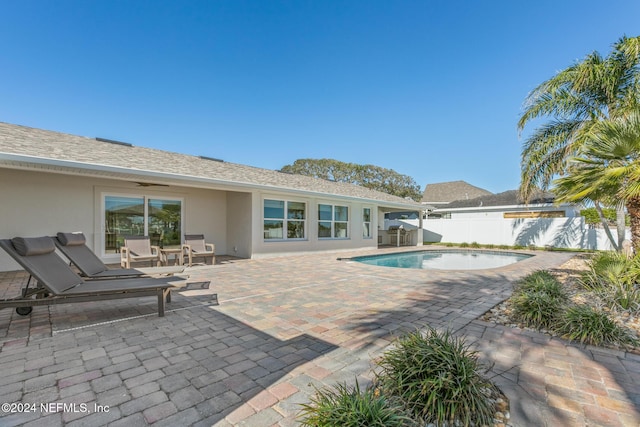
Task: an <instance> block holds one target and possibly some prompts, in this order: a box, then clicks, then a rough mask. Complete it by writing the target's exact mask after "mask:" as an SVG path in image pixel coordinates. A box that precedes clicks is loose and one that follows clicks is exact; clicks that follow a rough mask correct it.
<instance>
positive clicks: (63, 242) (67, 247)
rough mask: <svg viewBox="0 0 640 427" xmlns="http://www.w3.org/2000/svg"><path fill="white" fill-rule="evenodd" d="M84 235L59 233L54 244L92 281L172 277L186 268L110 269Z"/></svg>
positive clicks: (54, 239)
mask: <svg viewBox="0 0 640 427" xmlns="http://www.w3.org/2000/svg"><path fill="white" fill-rule="evenodd" d="M86 241H87V239H86V237H85V236H84V234H83V233H79V232H75V233H58V234H57V235H56V237H54V238H53V242H54V243H55V244H56V247H57V248H58V250H60V252H62V254H63V255H64V256H65V257H66V258H67V259H68V260H69V261H70V262H71V263H72V264H73V265H75V266H76V267H77V268H78V270H79V271H80V274H81V275H82V276H84V277H87V278H90V279H104V278H117V277H141V276H165V275H166V276H170V275H173V274H177V273H182V272H183V271H184V267H151V268H137V269H134V268H114V269H110V268H109V267H107V266H106V265H104V263H103V262H102V261H101V260H100V258H98V257H97V256H96V254H95V253H93V251H92V250H91V249H89V247H88V246H87V245H86Z"/></svg>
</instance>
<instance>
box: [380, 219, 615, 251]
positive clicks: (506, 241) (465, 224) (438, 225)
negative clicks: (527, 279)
mask: <svg viewBox="0 0 640 427" xmlns="http://www.w3.org/2000/svg"><path fill="white" fill-rule="evenodd" d="M400 223H404V224H405V227H407V228H409V227H411V228H416V227H417V226H418V221H417V220H399V221H385V228H387V227H388V226H389V225H395V224H400ZM611 232H612V234H613V237H614V239H615V238H616V231H615V230H613V229H612V230H611ZM423 236H424V237H423V241H424V242H450V243H463V242H466V243H472V242H477V243H480V244H493V245H509V246H515V245H521V246H530V245H533V246H538V247H544V246H553V247H558V248H574V249H599V250H611V249H613V247H612V246H611V243H610V242H609V239H608V238H607V236H606V234H605V233H604V230H602V229H593V228H589V227H588V226H587V225H586V224H585V222H584V218H583V217H574V218H514V219H473V218H464V219H427V220H424V221H423Z"/></svg>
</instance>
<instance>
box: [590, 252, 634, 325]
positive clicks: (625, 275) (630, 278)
mask: <svg viewBox="0 0 640 427" xmlns="http://www.w3.org/2000/svg"><path fill="white" fill-rule="evenodd" d="M638 282H640V258H638V257H635V258H633V259H629V258H627V257H626V256H625V255H623V254H619V253H616V252H601V253H599V254H597V255H596V256H595V257H594V258H593V259H592V260H591V261H590V262H589V270H588V271H587V272H585V273H584V274H583V275H582V277H581V283H582V286H583V287H584V288H585V289H587V290H590V291H592V292H594V293H595V294H596V295H598V296H599V297H600V298H601V299H602V300H603V301H604V302H605V303H606V304H607V305H608V306H609V307H610V308H612V309H619V310H626V311H630V312H633V313H638V312H640V289H639V288H638Z"/></svg>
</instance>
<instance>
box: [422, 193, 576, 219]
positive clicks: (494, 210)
mask: <svg viewBox="0 0 640 427" xmlns="http://www.w3.org/2000/svg"><path fill="white" fill-rule="evenodd" d="M433 214H436V215H438V217H440V218H451V219H461V218H471V219H473V218H476V219H477V218H502V219H509V218H565V217H567V218H573V217H577V216H580V209H579V208H578V206H577V205H575V204H573V203H563V204H555V196H554V195H553V194H551V193H539V194H536V195H535V196H534V197H532V199H531V200H530V201H529V203H525V202H524V201H523V200H522V199H521V198H520V196H519V194H518V191H517V190H509V191H504V192H502V193H498V194H487V195H482V196H479V197H476V198H473V199H461V200H456V201H453V202H451V203H449V204H447V205H446V206H443V207H440V208H438V209H436V210H434V211H433Z"/></svg>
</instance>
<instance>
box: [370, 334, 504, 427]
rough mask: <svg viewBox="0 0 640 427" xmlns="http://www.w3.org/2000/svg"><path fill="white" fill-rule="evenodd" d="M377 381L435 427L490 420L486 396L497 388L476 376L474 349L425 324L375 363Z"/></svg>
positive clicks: (384, 390) (389, 393) (479, 423)
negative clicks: (377, 363) (424, 329)
mask: <svg viewBox="0 0 640 427" xmlns="http://www.w3.org/2000/svg"><path fill="white" fill-rule="evenodd" d="M379 366H380V367H381V372H380V373H379V374H377V377H376V381H377V385H378V386H379V387H380V388H381V390H382V391H383V393H385V394H387V395H392V396H396V397H398V398H399V399H400V401H401V402H402V403H403V404H404V406H405V408H406V409H407V411H408V412H409V413H410V414H412V415H413V416H414V417H415V418H416V419H418V420H422V422H421V424H422V425H424V423H435V424H436V425H444V424H448V425H471V424H475V425H485V424H492V419H493V415H494V413H495V410H494V407H493V406H492V404H491V402H490V401H489V399H488V396H489V395H491V394H492V393H493V392H495V390H496V389H495V387H494V386H493V384H491V383H490V382H489V381H487V380H485V379H483V378H482V376H481V375H480V370H481V366H480V364H479V362H478V359H477V355H476V352H474V351H471V350H469V347H468V346H467V345H466V344H465V343H464V341H463V340H462V339H459V338H455V337H453V336H452V335H451V334H450V332H448V331H447V332H443V333H439V332H437V331H436V330H435V329H432V328H429V329H428V331H427V333H426V335H424V336H423V335H422V334H421V333H420V332H419V331H416V332H414V333H412V334H408V335H406V336H404V337H402V338H400V339H399V340H398V341H397V342H396V343H395V346H394V348H393V349H391V350H389V351H387V352H386V353H385V354H384V355H383V356H382V358H381V361H380V363H379Z"/></svg>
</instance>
